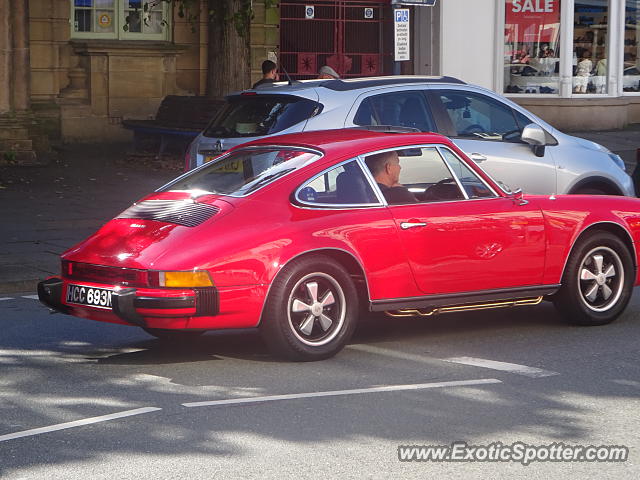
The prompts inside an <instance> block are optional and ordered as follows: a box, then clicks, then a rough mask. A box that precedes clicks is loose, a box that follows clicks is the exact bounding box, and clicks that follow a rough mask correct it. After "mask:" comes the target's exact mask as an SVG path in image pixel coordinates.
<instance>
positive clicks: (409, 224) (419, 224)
mask: <svg viewBox="0 0 640 480" xmlns="http://www.w3.org/2000/svg"><path fill="white" fill-rule="evenodd" d="M426 226H427V222H402V223H401V224H400V228H401V229H402V230H409V229H410V228H417V227H426Z"/></svg>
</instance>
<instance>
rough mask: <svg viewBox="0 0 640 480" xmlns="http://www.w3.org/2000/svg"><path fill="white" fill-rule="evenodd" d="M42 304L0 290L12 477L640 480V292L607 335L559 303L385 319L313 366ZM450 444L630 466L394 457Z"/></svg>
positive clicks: (241, 340)
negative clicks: (402, 449) (498, 446)
mask: <svg viewBox="0 0 640 480" xmlns="http://www.w3.org/2000/svg"><path fill="white" fill-rule="evenodd" d="M31 295H33V292H27V293H24V294H10V295H9V294H7V295H2V294H0V331H1V332H2V334H1V335H0V372H1V373H0V477H1V478H3V479H43V478H46V479H48V480H53V479H63V478H64V479H88V478H90V479H102V478H104V479H110V480H112V479H118V478H136V479H147V478H148V479H158V478H161V479H165V478H167V479H168V478H170V479H181V478H186V479H190V480H193V479H199V478H207V479H213V478H220V477H224V478H243V479H248V478H260V479H264V478H283V479H284V478H296V479H298V478H392V477H393V478H421V479H424V478H494V479H502V478H509V479H512V478H545V477H546V478H553V479H556V478H581V479H582V478H599V479H602V478H612V479H624V478H638V477H639V476H640V469H639V468H638V463H640V416H639V415H638V411H639V407H640V401H639V398H640V347H639V343H638V338H639V337H640V319H639V318H638V317H639V313H640V291H639V290H637V291H636V292H635V295H634V298H633V300H632V304H631V305H630V307H629V308H628V309H627V311H626V313H625V314H624V315H623V316H622V317H621V318H619V319H618V320H617V321H616V322H615V323H613V324H611V325H608V326H604V327H592V328H583V327H572V326H567V325H565V324H564V323H563V322H562V320H561V319H560V317H559V316H558V315H557V314H556V313H555V310H554V309H553V307H552V306H551V305H550V304H542V305H539V306H536V307H516V308H512V309H505V310H493V311H483V312H474V313H467V314H464V315H463V314H449V315H446V314H445V315H441V316H439V317H435V318H427V319H408V320H398V319H385V318H380V317H376V318H372V319H370V321H369V322H368V324H367V325H366V326H363V328H362V329H361V330H360V331H359V332H358V334H357V335H356V336H355V338H354V339H353V340H352V342H351V344H350V345H349V346H348V347H347V348H346V349H345V350H344V351H343V352H342V353H341V354H339V355H338V356H336V357H335V358H333V359H330V360H327V361H323V362H316V363H285V362H280V361H277V360H275V359H273V358H271V357H270V356H269V355H268V353H267V352H266V350H265V347H264V346H263V344H262V342H261V341H260V338H259V337H258V336H257V334H255V333H254V332H247V331H243V332H226V333H208V334H207V335H205V336H203V337H201V338H200V339H198V340H196V341H194V342H192V343H190V344H185V345H171V344H167V343H163V342H161V341H159V340H156V339H153V338H152V337H150V336H148V335H147V334H146V333H144V332H143V331H142V330H140V329H137V328H134V327H123V326H118V325H109V324H102V323H98V322H93V321H89V320H82V319H78V318H74V317H69V316H65V315H61V314H49V313H48V311H47V310H46V309H45V308H44V307H42V306H41V305H40V304H39V303H38V301H37V300H35V299H34V298H32V297H30V296H31ZM492 362H504V363H492ZM248 399H251V401H249V400H248ZM211 402H217V403H213V404H212V403H211ZM454 441H466V442H468V443H469V444H472V445H489V444H491V443H494V442H502V444H505V445H508V444H511V443H513V442H524V443H526V444H530V445H535V446H538V445H549V444H552V443H554V442H563V443H565V444H567V445H585V446H587V445H596V446H598V445H624V446H627V447H629V449H630V453H629V459H628V460H627V461H626V462H618V463H597V462H595V463H568V462H561V463H558V462H553V463H543V462H534V463H532V464H531V465H528V466H524V465H522V464H520V463H518V462H509V463H496V462H485V463H480V462H453V463H448V462H400V461H399V460H398V446H399V445H449V444H451V443H452V442H454Z"/></svg>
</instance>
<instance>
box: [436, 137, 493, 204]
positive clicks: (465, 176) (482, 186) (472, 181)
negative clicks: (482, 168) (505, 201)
mask: <svg viewBox="0 0 640 480" xmlns="http://www.w3.org/2000/svg"><path fill="white" fill-rule="evenodd" d="M440 151H441V152H442V154H443V155H444V158H445V159H446V161H447V163H448V164H449V167H450V168H451V170H452V171H453V173H455V175H456V177H458V181H459V182H460V184H461V185H462V188H464V190H465V192H466V193H467V196H468V197H469V198H492V197H497V196H498V195H497V194H496V193H495V192H494V191H493V190H492V189H491V188H489V186H488V185H487V184H486V183H485V182H484V181H483V180H482V179H481V178H480V177H478V175H476V174H475V172H474V171H473V170H471V169H470V168H469V167H468V166H467V165H466V164H465V163H464V162H463V161H462V160H460V158H458V156H457V155H455V154H454V153H453V152H452V151H451V150H449V149H446V148H442V149H441V150H440Z"/></svg>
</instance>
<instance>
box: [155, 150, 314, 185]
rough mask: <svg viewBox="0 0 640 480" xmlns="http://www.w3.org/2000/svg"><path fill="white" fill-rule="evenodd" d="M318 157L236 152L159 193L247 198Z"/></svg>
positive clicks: (284, 152) (286, 152)
mask: <svg viewBox="0 0 640 480" xmlns="http://www.w3.org/2000/svg"><path fill="white" fill-rule="evenodd" d="M320 157H321V155H320V153H318V152H314V151H310V150H302V149H299V148H273V147H271V148H251V149H246V150H238V151H235V152H233V153H231V154H229V155H226V156H224V157H220V159H218V160H216V161H213V162H211V163H210V164H206V166H204V167H202V168H199V169H197V170H193V172H192V173H188V174H186V175H183V176H182V177H180V178H178V179H177V180H176V181H174V182H172V183H170V184H168V185H165V186H164V187H162V188H161V189H160V190H159V191H161V192H168V191H176V190H178V191H197V192H201V193H203V194H205V193H217V194H221V195H231V196H243V195H248V194H250V193H252V192H254V191H256V190H258V189H259V188H262V187H264V186H265V185H268V184H270V183H271V182H273V181H275V180H277V179H278V178H280V177H283V176H285V175H287V174H288V173H291V172H293V171H295V170H297V169H298V168H302V167H304V166H305V165H308V164H309V163H311V162H313V161H315V160H317V159H318V158H320Z"/></svg>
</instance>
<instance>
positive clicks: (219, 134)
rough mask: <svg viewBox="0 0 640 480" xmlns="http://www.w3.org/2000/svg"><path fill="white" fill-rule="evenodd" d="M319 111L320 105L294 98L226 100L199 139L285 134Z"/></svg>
mask: <svg viewBox="0 0 640 480" xmlns="http://www.w3.org/2000/svg"><path fill="white" fill-rule="evenodd" d="M321 111H322V105H321V104H319V103H318V102H314V101H313V100H309V99H308V98H302V97H297V96H295V95H257V94H241V95H237V96H233V97H229V98H228V99H227V104H226V105H225V107H224V108H223V109H222V111H221V112H220V113H219V114H218V115H217V116H216V117H215V118H214V119H213V120H212V121H211V123H209V125H208V126H207V128H206V129H205V131H204V133H203V135H204V136H205V137H215V138H235V137H261V136H264V135H271V134H273V133H277V132H280V131H282V130H285V129H287V128H289V127H292V126H293V125H295V124H297V123H300V122H302V121H305V120H307V119H308V118H310V117H313V116H315V115H317V114H318V113H320V112H321Z"/></svg>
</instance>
